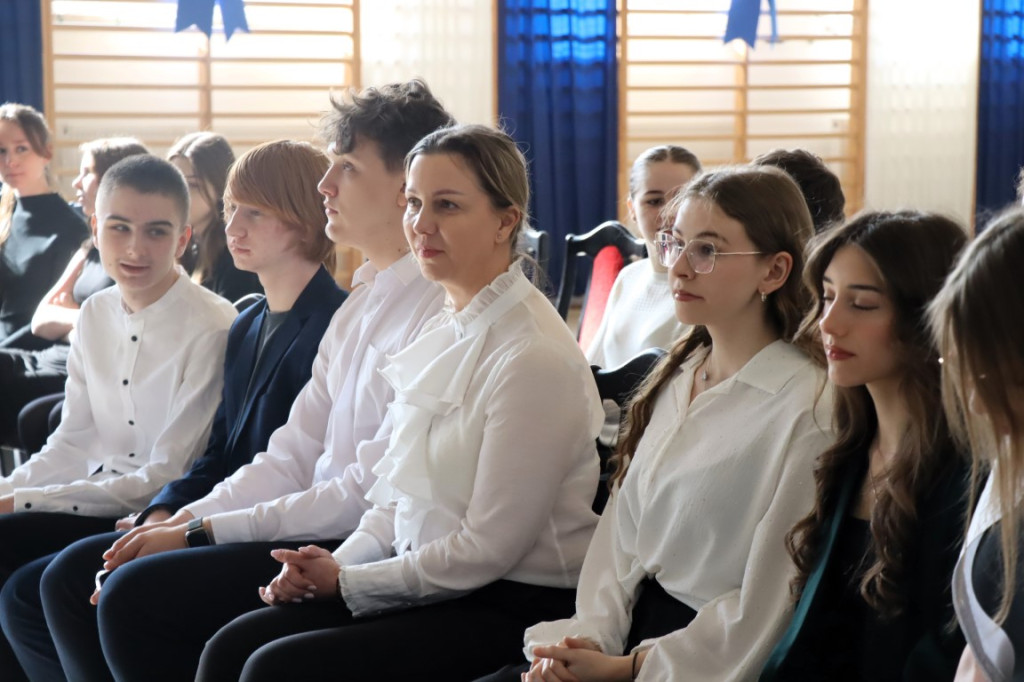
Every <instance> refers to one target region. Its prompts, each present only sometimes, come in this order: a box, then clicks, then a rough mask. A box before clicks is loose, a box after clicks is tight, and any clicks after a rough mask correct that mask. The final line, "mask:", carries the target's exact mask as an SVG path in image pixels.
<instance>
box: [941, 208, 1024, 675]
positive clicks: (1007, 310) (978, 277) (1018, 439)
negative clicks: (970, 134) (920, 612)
mask: <svg viewBox="0 0 1024 682" xmlns="http://www.w3.org/2000/svg"><path fill="white" fill-rule="evenodd" d="M1021 259H1024V211H1022V210H1021V209H1019V208H1015V209H1012V210H1010V211H1008V212H1006V213H1004V214H1002V215H1000V216H998V217H997V218H995V219H994V220H993V221H992V222H990V223H989V224H988V226H986V227H985V229H984V231H983V232H981V234H980V235H979V236H978V237H977V239H975V240H974V242H973V243H972V244H971V246H970V248H969V249H967V251H966V253H965V254H964V256H963V258H961V259H960V262H959V263H958V265H957V267H956V269H955V270H954V271H953V273H952V274H951V275H950V276H949V279H948V280H947V282H946V285H945V287H943V289H942V292H941V293H940V294H939V296H938V297H937V298H936V300H935V303H934V304H933V305H932V329H933V330H934V333H935V337H936V338H937V339H938V343H939V348H940V349H941V351H942V356H943V358H944V359H945V362H944V363H943V366H942V380H943V385H942V390H943V397H944V399H945V402H946V414H947V415H948V416H949V419H950V423H951V424H952V425H953V427H954V431H955V432H956V433H957V435H958V436H960V437H961V438H962V439H963V440H965V441H967V442H969V443H970V446H971V452H972V453H973V454H974V468H973V476H974V480H975V481H979V482H980V481H982V480H984V479H985V477H988V483H987V484H986V486H985V489H984V491H983V492H982V493H981V497H980V498H979V499H978V505H977V508H976V510H975V512H974V515H973V517H972V519H971V525H970V529H969V530H968V532H967V539H966V542H965V543H964V550H963V553H962V555H961V557H960V561H959V563H958V564H957V566H956V571H955V572H954V574H953V601H954V604H955V605H956V616H957V620H958V621H959V623H960V626H961V628H962V629H963V632H964V635H965V636H966V638H967V645H968V646H967V648H966V649H965V650H964V655H963V659H962V661H961V665H960V669H959V670H958V671H957V677H956V680H957V682H967V681H968V680H970V681H972V682H973V681H974V680H979V681H980V680H990V681H992V682H1004V681H1006V682H1009V681H1011V680H1012V681H1013V682H1019V681H1024V580H1022V579H1021V576H1022V575H1024V552H1022V551H1021V546H1022V541H1024V534H1022V529H1024V526H1022V524H1021V513H1022V505H1021V501H1022V499H1024V491H1022V480H1024V355H1022V353H1021V349H1022V348H1024V291H1022V289H1021V286H1020V271H1021Z"/></svg>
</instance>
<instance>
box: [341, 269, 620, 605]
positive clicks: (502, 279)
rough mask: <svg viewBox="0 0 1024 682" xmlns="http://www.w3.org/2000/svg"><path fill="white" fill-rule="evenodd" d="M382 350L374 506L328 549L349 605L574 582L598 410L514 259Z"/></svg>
mask: <svg viewBox="0 0 1024 682" xmlns="http://www.w3.org/2000/svg"><path fill="white" fill-rule="evenodd" d="M389 360H390V362H389V364H388V365H386V366H385V368H384V369H383V370H381V373H382V375H383V376H384V377H385V378H386V379H387V380H388V382H389V383H391V385H392V386H393V387H394V389H395V400H394V402H393V403H392V404H391V405H390V406H389V410H388V415H387V418H386V419H387V421H386V422H385V423H386V424H387V423H390V425H391V429H392V430H391V438H390V442H389V445H388V450H387V453H386V454H385V455H384V457H383V458H382V459H381V460H380V462H379V463H378V464H377V466H376V467H375V468H374V474H376V475H377V476H378V479H377V481H376V483H375V484H374V485H373V486H372V487H371V488H370V491H369V492H368V493H367V499H368V500H370V501H371V502H373V504H374V508H373V509H372V510H370V511H369V512H367V513H366V514H365V515H364V516H363V518H362V520H361V521H360V525H359V528H358V529H357V530H356V531H355V532H354V533H353V534H352V535H351V536H350V537H349V539H348V540H346V541H345V542H344V543H343V544H342V545H341V547H339V548H338V549H337V551H335V558H336V559H337V560H338V563H339V564H341V566H342V570H341V574H340V577H339V580H340V585H341V589H342V592H343V594H344V596H345V601H346V603H347V605H348V607H349V608H350V609H351V610H352V612H353V613H355V614H356V615H364V614H369V613H375V612H380V611H385V610H389V609H395V608H403V607H407V606H412V605H415V604H422V603H427V602H433V601H440V600H443V599H448V598H452V597H455V596H458V595H460V594H464V593H467V592H469V591H472V590H474V589H477V588H479V587H482V586H484V585H486V584H488V583H491V582H493V581H495V580H499V579H508V580H514V581H518V582H523V583H527V584H535V585H545V586H554V587H566V588H571V587H575V585H576V581H577V579H578V576H579V571H580V567H581V565H582V562H583V556H584V554H585V553H586V549H587V544H588V542H589V540H590V536H591V534H592V532H593V529H594V525H595V524H596V521H597V518H596V516H595V515H594V513H593V512H592V511H591V503H592V501H593V497H594V493H595V491H596V489H597V479H598V461H597V454H596V452H595V448H594V439H595V437H596V436H597V433H598V431H599V430H600V426H601V422H602V420H603V412H602V409H601V403H600V400H599V398H598V394H597V388H596V386H595V385H594V382H593V378H592V374H591V371H590V368H589V365H588V364H587V362H586V360H585V359H584V357H583V354H582V353H581V352H580V349H579V346H578V345H577V344H576V341H575V339H574V338H573V336H572V334H571V333H570V332H569V330H568V328H567V327H566V325H565V323H564V322H563V321H562V319H561V318H560V317H559V316H558V314H557V313H556V312H555V310H554V308H553V307H552V306H551V304H550V302H548V300H547V299H546V298H545V297H544V296H543V295H542V294H541V293H540V292H539V291H538V290H537V289H536V288H535V287H534V286H533V285H532V284H531V283H530V281H529V280H528V279H527V278H526V277H525V276H524V274H523V272H522V270H521V268H520V266H519V264H518V263H516V264H513V265H512V266H511V267H510V268H509V270H508V271H506V272H504V273H502V274H501V275H499V276H498V277H497V278H496V279H495V280H494V281H493V282H492V283H491V284H490V285H489V286H488V287H486V288H485V289H483V290H482V291H480V292H479V293H478V294H477V295H476V296H475V297H474V298H473V300H472V301H471V302H470V303H469V305H467V306H466V307H465V308H464V309H463V310H461V311H454V310H453V309H452V308H451V307H448V308H446V309H445V310H444V311H442V312H441V313H440V314H438V315H437V316H436V317H435V318H434V319H433V320H431V321H430V322H428V323H427V325H426V327H425V328H424V332H423V333H422V334H421V335H420V337H419V338H418V339H417V340H416V341H415V342H414V343H412V344H411V345H410V346H408V347H407V348H406V349H404V350H403V351H401V352H399V353H397V354H395V355H394V356H391V357H390V358H389Z"/></svg>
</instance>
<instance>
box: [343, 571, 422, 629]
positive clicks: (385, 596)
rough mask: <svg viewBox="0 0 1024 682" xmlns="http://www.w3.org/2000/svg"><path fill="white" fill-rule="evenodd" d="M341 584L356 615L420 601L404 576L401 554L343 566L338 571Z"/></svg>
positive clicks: (346, 599)
mask: <svg viewBox="0 0 1024 682" xmlns="http://www.w3.org/2000/svg"><path fill="white" fill-rule="evenodd" d="M338 584H339V585H340V586H341V594H342V596H343V597H344V598H345V604H346V605H347V606H348V608H349V610H350V611H351V612H352V615H353V616H356V617H359V616H370V615H374V614H377V613H381V612H383V611H391V610H394V609H401V608H409V607H412V606H416V605H417V604H419V602H418V601H417V600H415V599H412V595H411V594H410V592H409V588H408V586H407V585H406V584H405V579H404V578H403V577H402V558H401V557H392V558H391V559H386V560H384V561H375V562H373V563H372V564H363V565H361V566H342V567H341V571H340V572H339V573H338Z"/></svg>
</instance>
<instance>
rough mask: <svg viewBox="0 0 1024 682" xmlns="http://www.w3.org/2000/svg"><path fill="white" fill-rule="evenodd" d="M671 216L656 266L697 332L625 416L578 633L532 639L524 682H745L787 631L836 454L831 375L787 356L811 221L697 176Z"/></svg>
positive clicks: (569, 627)
mask: <svg viewBox="0 0 1024 682" xmlns="http://www.w3.org/2000/svg"><path fill="white" fill-rule="evenodd" d="M674 208H675V209H676V210H675V211H674V216H675V219H674V225H673V227H672V231H671V232H670V233H663V234H662V235H659V237H658V242H657V243H658V257H659V258H661V259H662V262H663V263H664V264H665V265H666V267H668V268H669V279H670V282H671V285H672V294H673V299H674V300H675V302H676V315H677V316H678V318H679V320H680V321H681V322H683V323H686V324H689V325H693V328H692V330H691V332H690V333H689V334H688V335H687V336H685V337H683V338H682V339H680V340H679V341H678V342H677V343H676V344H675V345H674V346H673V347H672V349H671V350H670V351H669V353H668V354H667V355H666V356H665V358H664V359H663V360H662V361H661V363H660V364H659V365H657V366H656V367H655V368H654V370H653V371H652V372H651V375H650V376H649V377H648V379H647V380H646V382H645V384H644V385H642V386H641V388H640V389H639V391H638V394H637V396H636V398H635V399H634V400H633V402H632V404H631V406H630V407H629V420H628V426H627V429H626V432H625V434H624V437H623V438H622V439H621V441H620V443H619V451H618V455H617V469H616V473H615V475H614V479H613V484H612V485H613V487H612V493H611V497H610V500H609V502H608V506H607V507H606V509H605V510H604V514H603V516H602V517H601V521H600V522H599V524H598V528H597V530H596V531H595V534H594V538H593V540H592V541H591V544H590V547H589V549H588V550H587V556H586V559H585V561H584V565H583V571H582V573H581V575H580V583H579V588H578V590H577V593H576V615H575V617H574V618H572V619H567V620H560V621H553V622H546V623H541V624H539V625H535V626H533V627H531V628H530V629H529V630H527V632H526V643H527V649H528V651H529V653H530V654H531V655H532V656H531V657H532V658H533V663H532V667H531V669H530V670H529V671H528V672H527V673H526V679H528V680H552V679H558V680H578V681H579V682H590V681H594V680H621V679H642V680H689V681H692V680H701V681H705V682H706V681H710V680H740V679H749V678H750V677H751V676H752V675H756V674H757V672H758V671H759V670H760V669H761V666H762V665H763V664H764V660H765V657H766V656H767V654H768V652H769V651H770V649H771V647H772V645H773V644H774V643H775V640H776V639H777V637H778V634H779V632H780V631H781V629H782V627H783V626H784V623H785V619H786V617H787V614H788V609H789V598H788V591H787V584H788V582H789V580H790V578H791V577H792V575H791V573H792V571H791V570H790V566H791V562H790V561H789V557H787V556H786V551H785V546H784V543H783V539H784V537H785V534H786V532H787V531H788V530H789V528H791V527H792V524H793V523H795V522H796V521H797V520H799V518H800V517H801V516H802V515H803V514H805V513H806V511H807V509H808V508H810V506H811V492H812V484H811V472H812V469H813V462H814V458H815V457H816V456H817V454H818V453H820V452H821V451H822V450H823V449H825V448H826V447H827V446H828V445H829V444H830V443H831V442H832V434H831V433H830V432H829V429H828V411H829V409H830V405H829V401H828V397H827V396H825V397H823V398H822V399H821V400H816V398H817V396H818V394H819V392H820V391H821V389H822V387H823V385H824V382H825V376H824V371H823V369H822V367H821V366H820V364H819V363H818V362H817V361H815V359H814V358H812V357H811V356H810V355H808V353H807V352H805V350H804V347H802V346H801V345H798V344H795V343H792V341H793V340H794V337H795V336H796V332H797V329H798V327H799V326H800V320H801V319H803V317H804V316H805V315H806V314H807V312H808V310H809V306H810V300H809V297H808V295H807V292H806V291H805V290H804V288H803V286H802V284H801V282H800V273H801V272H802V270H803V261H804V246H805V244H806V242H807V240H808V239H809V238H810V237H811V234H812V233H813V228H812V224H811V217H810V214H809V212H808V210H807V205H806V203H805V202H804V199H803V196H802V195H801V194H800V190H799V188H798V187H797V185H796V183H795V182H793V180H792V179H791V178H790V177H789V176H787V175H786V174H785V173H783V172H782V171H779V170H777V169H775V168H751V167H746V168H730V169H723V170H718V171H715V172H711V173H706V174H705V175H702V176H701V177H699V178H697V179H696V180H694V181H693V182H692V183H690V184H689V185H688V186H687V187H686V189H684V190H683V191H682V192H680V194H679V196H678V198H677V203H675V204H674ZM808 349H809V348H808ZM510 672H511V671H508V670H505V671H502V672H501V673H498V674H497V675H495V676H492V678H490V679H510V678H508V677H506V676H507V675H508V673H510Z"/></svg>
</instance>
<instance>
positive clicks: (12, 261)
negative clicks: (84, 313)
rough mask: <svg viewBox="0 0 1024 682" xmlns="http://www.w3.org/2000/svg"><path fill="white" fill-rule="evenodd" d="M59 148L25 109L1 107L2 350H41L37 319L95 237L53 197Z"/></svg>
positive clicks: (46, 343) (10, 105)
mask: <svg viewBox="0 0 1024 682" xmlns="http://www.w3.org/2000/svg"><path fill="white" fill-rule="evenodd" d="M52 158H53V143H52V142H51V140H50V130H49V128H48V127H47V125H46V119H44V118H43V115H42V114H40V113H39V112H38V111H36V110H35V109H33V108H32V107H30V106H27V105H24V104H14V103H11V102H7V103H4V104H0V183H3V188H2V189H0V348H23V349H28V350H40V349H42V348H46V347H47V346H49V345H51V343H52V341H50V340H47V339H44V338H41V337H37V336H34V335H33V334H32V331H31V327H30V323H31V321H32V314H33V313H34V312H35V310H36V307H37V306H38V305H39V302H40V301H42V300H43V298H44V296H45V295H46V292H47V290H49V289H50V287H52V286H53V283H54V282H56V281H57V279H58V278H59V277H60V273H61V272H62V270H63V269H64V266H65V264H67V262H68V259H70V258H71V256H72V254H74V253H75V251H76V250H78V248H79V247H80V246H81V244H82V242H83V241H84V240H85V239H86V238H88V236H89V228H88V227H87V226H86V224H85V222H84V221H83V220H82V219H81V218H80V217H79V216H78V214H76V213H75V211H74V210H72V209H71V207H70V206H68V204H67V202H66V201H64V199H62V198H61V196H60V195H59V194H57V193H56V192H54V191H53V189H52V187H51V183H50V177H49V164H50V159H52Z"/></svg>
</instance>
